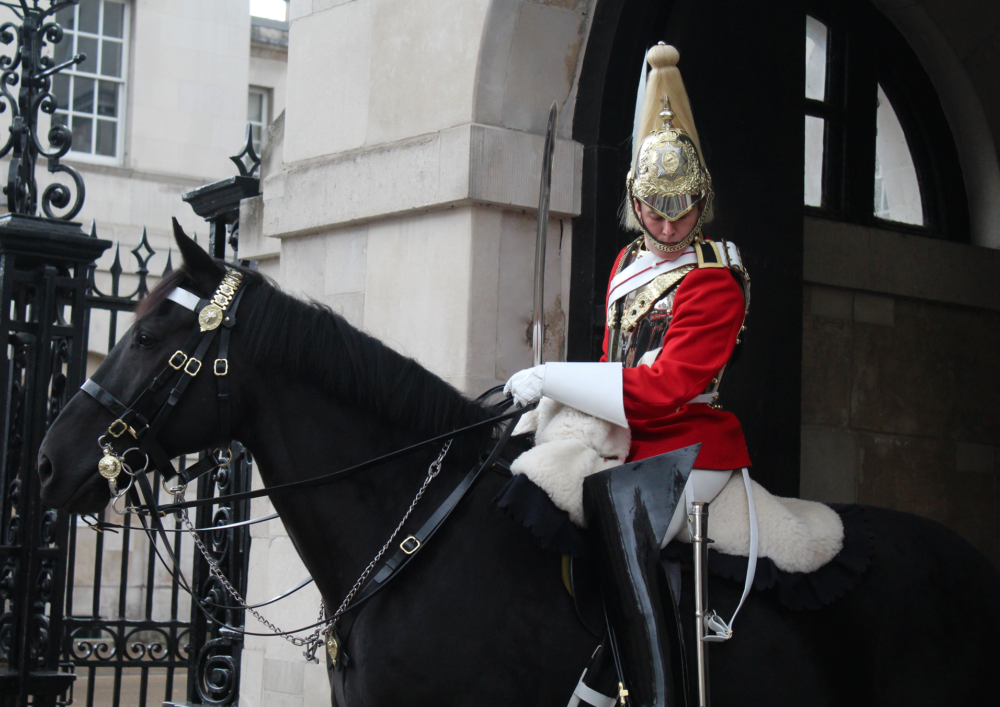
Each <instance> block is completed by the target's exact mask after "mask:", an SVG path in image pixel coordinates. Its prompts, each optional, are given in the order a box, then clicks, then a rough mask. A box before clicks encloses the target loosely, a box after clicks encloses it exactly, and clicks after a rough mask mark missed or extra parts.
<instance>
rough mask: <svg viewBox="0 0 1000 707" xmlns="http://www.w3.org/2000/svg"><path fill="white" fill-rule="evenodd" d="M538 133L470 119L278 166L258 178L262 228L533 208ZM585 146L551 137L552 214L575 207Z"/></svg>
mask: <svg viewBox="0 0 1000 707" xmlns="http://www.w3.org/2000/svg"><path fill="white" fill-rule="evenodd" d="M543 146H544V137H543V136H541V135H534V134H530V133H525V132H520V131H516V130H509V129H505V128H497V127H493V126H488V125H480V124H477V123H471V124H466V125H460V126H457V127H454V128H449V129H447V130H441V131H439V132H436V133H431V134H428V135H421V136H418V137H415V138H410V139H407V140H402V141H399V142H394V143H390V144H383V145H377V146H374V147H366V148H362V149H359V150H352V151H350V152H344V153H339V154H335V155H330V156H328V157H323V158H316V159H313V160H309V161H308V162H302V163H297V164H291V165H283V166H282V167H281V168H280V169H279V170H278V171H276V172H274V173H272V174H269V175H266V176H265V178H264V181H263V184H262V192H263V197H264V214H263V235H265V236H271V237H276V238H287V237H292V236H298V235H304V234H307V233H315V232H318V231H321V230H330V229H335V228H340V227H343V226H348V225H353V224H357V223H363V222H366V221H374V220H381V219H385V218H391V217H395V216H401V215H405V214H407V213H414V212H421V211H434V210H439V209H445V208H451V207H454V206H459V205H468V204H486V205H494V206H500V207H506V208H510V209H516V210H523V211H528V212H530V211H534V210H536V209H537V206H538V180H539V172H540V169H541V163H542V149H543ZM582 162H583V148H582V146H581V145H579V144H578V143H576V142H573V141H572V140H557V141H556V147H555V159H554V162H553V169H552V195H551V214H552V216H553V217H554V218H563V217H572V216H576V215H578V214H579V213H580V174H581V171H582Z"/></svg>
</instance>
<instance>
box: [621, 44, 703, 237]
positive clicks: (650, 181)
mask: <svg viewBox="0 0 1000 707" xmlns="http://www.w3.org/2000/svg"><path fill="white" fill-rule="evenodd" d="M679 59H680V54H679V53H678V51H677V50H676V49H674V48H673V47H671V46H668V45H666V44H664V43H663V42H660V43H659V44H657V45H656V46H655V47H653V48H651V49H650V50H649V51H648V52H647V53H646V57H645V59H644V60H643V71H642V76H641V79H640V82H639V95H638V96H637V99H636V112H635V124H634V129H633V134H632V145H633V154H632V168H631V169H630V170H629V173H628V177H627V178H626V191H627V194H626V201H627V203H626V204H625V208H624V209H623V225H624V226H625V228H627V229H629V230H631V231H638V232H641V233H644V234H645V235H648V236H649V239H647V242H650V241H651V242H652V244H653V246H654V247H655V248H657V249H658V250H660V251H662V252H665V253H673V252H677V251H679V250H683V249H684V248H687V247H688V246H689V245H690V244H691V242H692V241H694V240H695V239H697V240H699V241H700V240H701V238H702V235H701V226H702V224H703V223H705V221H706V219H708V218H710V217H711V206H712V199H713V193H712V177H711V175H710V174H709V173H708V168H707V167H706V166H705V160H704V158H703V156H702V153H701V145H700V143H699V142H698V132H697V130H696V128H695V125H694V117H693V115H692V114H691V104H690V103H689V101H688V96H687V91H686V90H685V88H684V82H683V80H682V79H681V73H680V70H679V69H678V68H677V61H678V60H679ZM646 62H648V63H649V66H650V67H651V70H650V71H649V78H648V81H647V78H646ZM636 200H638V201H640V202H642V203H644V204H646V205H647V206H648V207H649V208H651V209H653V211H655V212H656V213H658V214H660V215H661V216H663V218H665V219H667V220H668V221H676V220H678V219H680V218H683V217H684V216H685V215H686V214H687V213H689V212H690V211H691V210H692V209H694V208H695V207H697V206H699V205H700V206H701V214H700V216H699V218H698V222H697V223H696V224H695V225H694V227H693V228H692V229H691V232H690V233H689V234H688V235H687V236H686V237H685V238H684V239H683V240H682V241H680V242H679V243H676V244H674V245H664V244H663V243H660V242H659V241H658V240H657V239H656V237H655V236H653V234H652V233H650V232H649V230H648V229H647V228H646V226H645V225H644V224H643V222H642V219H641V218H640V216H639V211H638V208H637V206H636V203H635V202H636Z"/></svg>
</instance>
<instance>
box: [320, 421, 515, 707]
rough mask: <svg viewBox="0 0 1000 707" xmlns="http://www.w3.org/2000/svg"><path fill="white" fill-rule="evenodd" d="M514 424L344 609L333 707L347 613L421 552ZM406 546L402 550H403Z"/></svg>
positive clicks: (344, 660)
mask: <svg viewBox="0 0 1000 707" xmlns="http://www.w3.org/2000/svg"><path fill="white" fill-rule="evenodd" d="M528 409H529V408H527V407H525V408H521V409H520V410H518V411H517V413H519V414H521V415H523V414H524V413H525V412H527V411H528ZM516 426H517V425H516V423H515V422H514V421H513V420H512V421H511V422H510V424H508V425H507V429H506V430H504V433H503V435H501V437H500V439H499V440H497V443H496V444H495V445H494V446H493V451H492V452H490V455H489V456H488V457H487V458H486V460H485V461H484V462H483V463H482V464H480V465H478V466H477V467H475V468H474V469H473V470H472V471H470V472H469V473H468V474H467V475H466V476H465V478H464V479H462V482H461V483H460V484H459V485H458V486H457V487H456V488H455V490H454V491H452V492H451V494H450V495H449V496H448V498H446V499H445V501H444V503H442V504H441V505H440V506H438V508H437V510H436V511H434V513H432V514H431V516H430V518H428V519H427V520H426V521H424V524H423V525H421V526H420V529H419V530H418V531H417V532H415V533H414V534H413V535H410V536H408V537H407V538H406V540H404V541H403V542H402V543H400V548H399V549H398V550H397V551H396V553H395V554H394V555H393V556H392V557H391V558H389V559H388V560H386V561H385V562H384V563H383V565H382V567H381V568H380V569H379V570H378V572H376V573H375V575H374V577H373V578H372V579H371V580H370V581H369V582H368V584H367V585H366V586H365V588H364V589H363V590H362V591H361V592H360V593H359V594H358V596H357V597H356V598H355V599H354V601H352V602H351V605H350V606H349V607H347V610H346V611H345V612H344V614H343V615H342V617H341V618H342V621H343V625H342V626H341V627H339V628H338V627H337V626H336V625H334V626H333V630H334V638H336V640H337V644H338V645H339V646H340V650H339V654H338V659H337V663H336V664H335V665H330V661H329V660H328V664H327V668H328V670H329V669H330V668H332V671H331V672H330V682H331V684H332V686H333V694H334V697H335V705H336V707H347V700H346V698H345V697H344V680H345V678H346V674H345V673H346V670H345V669H346V667H347V665H348V664H349V661H350V658H349V657H348V654H347V651H346V650H345V647H346V645H345V644H346V642H347V639H348V638H349V636H350V633H351V629H352V628H354V622H355V621H357V617H358V614H357V613H349V612H355V611H358V612H359V613H360V609H362V608H363V607H364V605H365V604H366V603H367V602H368V600H369V599H371V598H372V597H373V596H375V594H377V593H378V592H379V591H381V590H382V589H384V588H385V587H386V586H387V585H388V584H389V582H390V581H392V580H393V579H394V578H395V577H396V576H398V574H399V572H400V570H402V569H403V568H404V567H405V566H406V565H407V564H409V562H410V560H412V559H413V557H414V556H415V555H416V554H417V553H418V552H420V550H422V549H423V548H424V546H425V544H426V543H427V542H428V541H430V539H431V538H432V537H433V536H434V534H435V533H436V532H437V530H438V529H439V528H440V527H441V526H442V525H443V524H444V522H445V521H446V520H447V519H448V516H450V515H451V512H452V511H454V510H455V507H456V506H457V505H458V504H459V502H460V501H461V500H462V499H463V498H465V496H466V494H468V492H469V490H470V489H471V488H472V486H473V485H474V484H475V482H476V480H477V479H478V478H479V476H480V475H481V474H482V472H483V471H484V470H485V469H489V468H490V467H492V466H493V464H494V462H496V460H497V458H498V457H499V456H500V454H501V453H502V452H503V449H504V447H505V446H506V445H507V442H508V441H509V440H510V438H511V435H512V434H513V433H514V427H516ZM411 539H415V540H416V541H417V542H415V543H413V544H409V541H410V540H411ZM404 547H405V549H404Z"/></svg>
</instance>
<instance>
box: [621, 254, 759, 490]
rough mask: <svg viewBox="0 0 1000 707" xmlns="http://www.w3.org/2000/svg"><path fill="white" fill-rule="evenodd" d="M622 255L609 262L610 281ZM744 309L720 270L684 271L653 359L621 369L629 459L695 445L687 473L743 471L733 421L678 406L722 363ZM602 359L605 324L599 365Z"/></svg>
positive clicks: (697, 406)
mask: <svg viewBox="0 0 1000 707" xmlns="http://www.w3.org/2000/svg"><path fill="white" fill-rule="evenodd" d="M625 250H627V248H626V249H625ZM625 250H623V251H622V252H621V253H619V254H618V258H617V259H616V260H615V266H614V268H613V269H612V271H611V272H612V275H611V279H614V273H615V272H617V270H618V261H620V260H621V258H622V256H623V255H624V254H625ZM608 289H609V292H610V280H609V288H608ZM606 298H607V295H605V309H607V305H608V302H607V301H606ZM744 307H745V304H744V300H743V292H742V291H741V290H740V286H739V285H738V284H737V283H736V279H735V278H734V277H733V274H732V273H731V272H730V271H729V270H728V269H725V268H705V269H696V270H692V271H691V272H690V273H688V274H687V275H686V276H685V277H684V279H683V280H682V281H681V284H680V285H678V287H677V293H676V295H675V297H674V303H673V319H672V320H671V322H670V327H669V328H668V329H667V333H666V336H665V337H664V339H663V350H662V351H660V353H659V355H658V356H657V357H656V361H654V362H653V365H652V366H645V365H640V366H636V367H635V368H625V369H624V370H623V371H622V379H623V388H624V403H625V417H627V418H628V422H629V429H630V430H631V431H632V448H631V450H630V452H629V461H634V460H636V459H646V458H647V457H652V456H655V455H657V454H662V453H664V452H669V451H673V450H675V449H680V448H682V447H687V446H689V445H692V444H697V443H699V442H700V443H701V451H700V452H699V453H698V458H697V460H696V461H695V468H698V469H716V470H728V469H739V468H742V467H744V466H750V457H749V455H748V454H747V444H746V440H745V439H744V438H743V429H742V428H741V427H740V422H739V420H737V419H736V416H735V415H733V414H732V413H731V412H726V411H724V410H716V409H714V408H712V407H709V406H708V405H707V404H705V403H694V404H692V405H686V404H685V403H686V402H687V401H688V400H690V399H691V398H693V397H695V396H696V395H699V394H701V393H702V392H703V391H704V390H705V388H706V387H708V384H709V383H710V382H711V381H712V379H713V378H714V377H715V376H716V374H717V373H718V372H719V371H720V370H721V369H722V367H723V366H724V365H725V364H726V362H727V361H728V360H729V357H730V355H731V354H732V353H733V347H734V346H735V345H736V338H737V336H738V335H739V333H740V327H741V326H742V325H743V317H744ZM607 355H608V328H607V325H605V327H604V355H603V356H601V361H606V360H607Z"/></svg>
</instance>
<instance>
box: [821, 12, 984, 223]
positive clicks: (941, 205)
mask: <svg viewBox="0 0 1000 707" xmlns="http://www.w3.org/2000/svg"><path fill="white" fill-rule="evenodd" d="M804 34H805V125H804V130H805V164H804V183H803V203H804V204H805V206H806V209H807V212H808V213H810V214H812V215H817V216H824V217H827V218H833V219H837V220H843V221H848V222H851V223H861V224H871V225H878V226H880V227H883V228H892V229H897V230H904V231H910V232H914V233H919V234H921V235H927V236H936V237H940V238H947V239H949V240H956V241H966V242H967V241H968V240H969V225H968V224H969V216H968V203H967V200H966V194H965V185H964V182H963V179H962V173H961V169H960V166H959V162H958V154H957V151H956V149H955V142H954V139H953V138H952V135H951V131H950V128H949V126H948V123H947V120H946V119H945V116H944V111H943V110H942V108H941V104H940V102H939V100H938V99H937V93H936V91H935V90H934V87H933V85H932V84H931V82H930V79H928V77H927V74H926V73H925V72H924V70H923V67H922V66H921V65H920V62H919V60H918V59H917V57H916V55H915V54H914V53H913V50H912V49H911V48H910V47H909V45H908V44H907V43H906V40H905V39H903V37H902V36H901V35H900V34H899V32H898V31H897V30H896V29H895V27H893V26H892V24H891V23H890V22H889V21H888V20H887V19H886V18H885V17H884V16H883V15H882V14H881V13H879V12H878V11H877V10H876V9H875V8H874V7H873V6H872V5H871V4H870V3H869V2H868V1H867V0H837V1H836V2H832V1H828V0H816V1H815V2H812V3H811V6H810V14H809V15H808V16H807V17H806V21H805V27H804Z"/></svg>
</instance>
